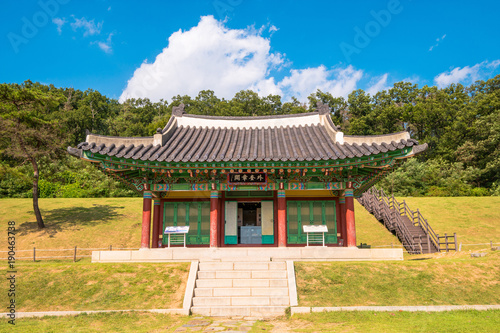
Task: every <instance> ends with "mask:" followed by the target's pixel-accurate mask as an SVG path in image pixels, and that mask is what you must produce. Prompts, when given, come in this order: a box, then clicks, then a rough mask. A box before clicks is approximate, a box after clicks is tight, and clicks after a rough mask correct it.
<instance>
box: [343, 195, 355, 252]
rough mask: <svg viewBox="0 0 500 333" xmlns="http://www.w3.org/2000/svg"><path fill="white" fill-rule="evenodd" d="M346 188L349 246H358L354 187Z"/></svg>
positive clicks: (346, 220)
mask: <svg viewBox="0 0 500 333" xmlns="http://www.w3.org/2000/svg"><path fill="white" fill-rule="evenodd" d="M349 187H350V186H348V188H347V189H346V190H345V211H346V212H345V224H346V229H347V230H346V231H347V246H348V247H352V246H356V226H355V221H354V195H353V189H352V188H349Z"/></svg>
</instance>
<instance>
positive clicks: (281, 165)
mask: <svg viewBox="0 0 500 333" xmlns="http://www.w3.org/2000/svg"><path fill="white" fill-rule="evenodd" d="M329 114H330V109H329V108H328V106H326V105H322V104H320V105H318V111H317V112H311V113H303V114H294V115H279V116H263V117H209V116H200V115H190V114H187V113H185V112H184V107H183V105H181V106H180V107H174V109H173V112H172V117H171V118H170V120H169V122H168V124H167V125H166V126H165V127H164V128H163V129H158V130H157V133H156V134H155V135H153V136H151V137H111V136H102V135H97V134H88V135H87V138H86V141H85V142H82V143H80V144H79V145H78V146H77V148H71V147H69V148H68V152H69V153H70V154H72V155H74V156H76V157H79V158H81V159H84V160H87V161H89V162H92V163H95V164H96V166H97V167H99V168H100V169H101V170H102V171H103V172H106V173H107V174H109V175H110V176H112V177H115V178H116V179H118V180H120V181H121V182H123V183H126V184H128V185H130V186H132V187H133V188H134V189H135V190H137V191H139V192H141V193H142V194H143V217H142V237H141V248H150V247H152V248H157V247H165V246H166V243H167V237H166V236H165V235H164V230H165V228H166V227H168V226H189V233H188V234H187V239H186V241H187V246H188V247H242V246H245V247H252V246H253V247H287V246H288V247H292V246H304V245H305V244H306V235H305V233H304V232H303V226H304V225H326V227H327V229H328V232H327V233H326V236H325V241H326V245H327V246H332V247H346V246H347V247H352V246H355V245H356V231H355V230H356V229H355V217H354V202H353V200H354V198H355V197H358V196H360V195H361V194H362V193H363V191H365V190H366V189H368V188H369V187H371V186H372V185H373V184H374V183H375V182H377V180H379V179H380V178H381V177H383V176H384V175H386V174H387V173H388V172H390V171H391V170H393V168H394V167H396V166H398V165H399V164H401V163H402V162H403V161H404V160H405V159H407V158H409V157H412V156H414V155H415V154H418V153H420V152H422V151H424V150H425V149H426V148H427V145H418V142H417V141H416V140H413V139H411V138H410V135H409V133H408V132H400V133H393V134H387V135H377V136H348V135H344V134H343V133H342V132H341V131H340V129H339V127H337V126H335V125H334V124H333V122H332V120H331V118H330V115H329ZM151 217H152V219H151ZM151 220H152V221H151Z"/></svg>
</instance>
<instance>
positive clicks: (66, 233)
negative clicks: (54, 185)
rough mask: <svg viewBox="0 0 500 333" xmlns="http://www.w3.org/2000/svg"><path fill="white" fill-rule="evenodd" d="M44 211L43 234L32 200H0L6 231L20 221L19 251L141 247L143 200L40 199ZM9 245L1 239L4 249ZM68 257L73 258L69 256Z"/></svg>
mask: <svg viewBox="0 0 500 333" xmlns="http://www.w3.org/2000/svg"><path fill="white" fill-rule="evenodd" d="M40 210H41V212H42V216H43V218H44V221H45V225H46V228H45V229H43V230H41V231H40V230H38V229H37V225H36V219H35V216H34V214H33V206H32V200H31V199H1V200H0V216H3V217H4V219H3V220H2V224H4V225H3V226H2V227H4V226H5V229H6V226H7V221H8V220H14V221H15V222H16V229H17V230H18V233H17V237H16V242H17V248H18V249H33V247H36V248H40V249H67V248H74V247H75V246H78V247H79V248H105V247H108V246H109V245H112V246H113V248H139V246H140V242H141V239H140V238H141V219H142V200H141V199H140V198H89V199H85V198H84V199H73V198H72V199H40ZM6 242H7V238H6V237H2V238H1V239H0V247H1V248H2V249H5V248H6V247H7V244H6ZM68 254H69V255H71V253H66V254H65V255H68ZM86 254H90V252H87V253H86ZM22 255H23V256H24V255H25V254H22ZM29 255H31V253H30V254H29ZM40 255H48V254H47V253H43V254H42V253H41V254H40ZM19 256H21V253H19Z"/></svg>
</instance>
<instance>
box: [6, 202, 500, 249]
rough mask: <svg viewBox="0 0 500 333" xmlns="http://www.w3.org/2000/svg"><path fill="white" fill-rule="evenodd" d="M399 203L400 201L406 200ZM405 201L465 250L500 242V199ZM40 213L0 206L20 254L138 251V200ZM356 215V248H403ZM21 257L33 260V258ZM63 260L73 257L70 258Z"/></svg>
mask: <svg viewBox="0 0 500 333" xmlns="http://www.w3.org/2000/svg"><path fill="white" fill-rule="evenodd" d="M398 200H400V201H402V200H403V198H398ZM405 200H406V201H407V203H408V204H409V205H410V207H411V209H413V210H416V209H417V208H419V209H420V211H421V212H422V214H424V217H425V218H427V220H428V221H429V223H430V224H431V226H432V227H433V228H434V230H435V231H436V232H437V233H438V234H444V233H449V234H452V233H453V232H456V233H457V235H458V239H459V242H462V243H464V244H470V243H487V242H489V241H490V240H492V241H494V242H500V238H499V237H500V209H499V207H500V197H458V198H457V197H446V198H435V197H433V198H405ZM40 208H41V211H42V215H43V217H44V220H45V223H46V226H47V227H46V228H45V229H43V230H41V231H39V230H38V229H37V227H36V220H35V217H34V215H33V207H32V200H31V199H1V200H0V216H4V220H3V224H4V226H3V227H4V228H6V227H7V222H8V220H14V221H16V228H17V229H18V235H17V239H16V241H17V248H18V249H33V247H36V248H40V249H47V248H51V249H54V248H59V249H61V248H73V247H74V246H78V247H79V248H90V247H94V248H96V247H98V248H105V247H108V246H109V245H112V246H113V248H138V247H139V246H140V233H141V218H142V217H141V214H142V199H140V198H89V199H40ZM355 215H356V235H357V243H358V244H359V243H367V244H370V245H373V246H378V245H389V244H391V243H394V244H395V245H397V244H400V243H399V241H398V239H397V238H396V237H395V236H394V235H392V234H391V233H390V232H389V231H387V230H386V229H385V228H384V226H383V225H382V224H381V223H379V222H378V221H377V220H376V219H375V218H374V217H373V216H372V215H371V214H369V213H368V212H367V211H366V210H365V209H364V208H363V207H362V206H361V205H359V204H358V203H357V201H355ZM6 242H7V238H6V237H2V238H0V248H2V249H5V248H6V247H7V243H6ZM464 249H465V250H467V249H468V248H466V247H464ZM85 254H90V252H87V253H85ZM23 255H26V256H30V255H31V253H27V254H23ZM40 255H47V254H46V253H43V254H42V253H40ZM64 255H71V253H70V252H66V253H65V254H64ZM19 256H21V254H19Z"/></svg>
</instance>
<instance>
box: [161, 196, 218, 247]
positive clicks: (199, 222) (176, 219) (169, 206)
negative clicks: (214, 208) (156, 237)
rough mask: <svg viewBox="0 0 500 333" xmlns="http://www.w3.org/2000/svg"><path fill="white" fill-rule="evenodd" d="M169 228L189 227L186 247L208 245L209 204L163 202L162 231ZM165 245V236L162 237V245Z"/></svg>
mask: <svg viewBox="0 0 500 333" xmlns="http://www.w3.org/2000/svg"><path fill="white" fill-rule="evenodd" d="M170 226H189V233H188V234H187V235H186V243H187V244H188V245H202V244H210V202H209V201H198V202H165V204H164V206H163V230H165V227H170ZM172 237H174V236H172ZM179 237H180V236H179ZM166 243H167V236H166V235H164V236H163V244H166Z"/></svg>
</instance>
